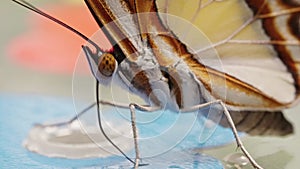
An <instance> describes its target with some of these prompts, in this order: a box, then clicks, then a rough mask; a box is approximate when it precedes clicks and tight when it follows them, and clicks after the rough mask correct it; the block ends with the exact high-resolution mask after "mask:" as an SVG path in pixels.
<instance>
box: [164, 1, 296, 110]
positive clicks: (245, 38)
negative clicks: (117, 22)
mask: <svg viewBox="0 0 300 169" xmlns="http://www.w3.org/2000/svg"><path fill="white" fill-rule="evenodd" d="M158 2H159V3H158V4H159V5H160V7H159V9H160V10H161V11H162V12H168V13H171V14H174V15H177V16H180V17H183V18H185V19H187V20H189V21H191V22H193V24H194V25H196V26H197V27H198V28H199V29H200V30H201V31H202V32H203V33H204V34H205V35H206V36H207V37H208V39H209V40H210V41H211V44H210V46H199V43H198V46H197V38H195V37H193V36H192V35H191V36H189V35H188V32H189V29H188V28H187V27H185V26H184V25H183V26H181V25H179V24H178V25H176V21H173V20H169V21H166V22H167V23H169V25H168V26H169V27H170V29H172V31H174V32H175V34H176V35H177V36H178V37H179V39H182V40H181V41H182V42H184V43H185V44H192V45H193V44H195V45H194V46H189V47H191V48H193V49H194V55H193V57H191V58H184V60H185V62H186V63H188V65H190V69H191V70H193V72H194V73H195V74H196V76H197V78H198V79H199V80H200V81H201V82H202V83H203V84H204V85H205V86H206V89H207V90H208V91H209V92H210V93H211V94H212V96H213V97H214V98H216V99H222V100H223V101H224V102H225V103H226V104H227V105H228V106H229V107H230V108H231V109H235V110H271V111H274V110H280V109H283V108H285V107H287V106H290V105H291V104H293V103H294V102H295V100H296V99H297V97H298V93H299V71H300V70H299V68H300V67H299V60H300V47H299V44H300V43H299V37H300V34H299V11H300V8H299V6H300V4H299V1H298V2H297V1H293V2H292V1H284V2H283V1H279V0H265V1H255V0H245V1H241V0H231V1H209V0H207V1H201V3H199V2H200V1H198V0H196V1H184V0H179V1H177V2H176V3H172V1H168V0H165V1H158ZM166 6H168V7H166ZM178 9H181V10H180V12H179V11H178ZM187 37H191V38H187ZM211 50H216V51H217V54H218V57H219V58H218V59H219V60H220V61H221V63H222V65H221V66H220V65H215V64H214V62H215V59H211V58H212V57H211V55H210V51H211ZM194 59H196V60H197V61H195V60H194ZM203 65H205V67H203ZM211 81H214V82H215V83H214V85H215V86H213V85H212V84H211ZM219 84H220V85H223V84H226V86H225V88H226V91H227V93H226V94H220V93H222V91H221V90H220V91H219V89H218V85H219ZM222 90H223V89H222Z"/></svg>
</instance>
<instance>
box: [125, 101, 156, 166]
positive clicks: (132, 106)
mask: <svg viewBox="0 0 300 169" xmlns="http://www.w3.org/2000/svg"><path fill="white" fill-rule="evenodd" d="M129 109H130V113H131V125H132V132H133V140H134V148H135V165H134V168H135V169H136V168H138V166H142V165H145V164H139V161H140V152H139V146H138V133H137V128H136V113H135V110H140V111H145V112H153V111H157V110H160V109H161V108H160V107H150V106H142V105H138V104H135V103H131V104H129Z"/></svg>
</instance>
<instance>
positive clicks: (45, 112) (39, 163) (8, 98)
mask: <svg viewBox="0 0 300 169" xmlns="http://www.w3.org/2000/svg"><path fill="white" fill-rule="evenodd" d="M74 115H75V114H74V107H73V102H72V99H59V98H49V97H41V96H35V95H11V94H0V117H1V118H0V138H1V139H0V168H5V169H9V168H31V169H37V168H39V169H40V168H44V169H47V168H85V169H87V168H96V167H97V168H107V167H109V168H131V167H132V165H131V164H130V163H129V162H128V161H126V160H125V159H124V158H123V157H119V156H113V157H109V158H105V159H99V158H93V159H82V160H68V159H60V158H48V157H44V156H41V155H38V154H35V153H31V152H28V151H27V150H26V149H25V148H24V147H22V141H23V140H24V139H25V138H26V136H27V134H28V131H29V130H30V128H31V127H32V125H33V124H34V123H41V122H45V121H49V120H51V119H68V118H69V117H72V116H74ZM165 120H167V118H166V119H165ZM159 126H161V124H160V125H153V126H152V127H153V130H154V131H155V127H159ZM199 126H200V125H199V123H195V125H194V127H193V128H192V129H191V132H190V133H189V134H188V135H187V137H186V138H185V139H184V140H183V141H182V142H181V143H180V144H178V145H177V146H176V147H175V148H173V149H172V150H171V151H168V152H167V153H165V154H162V155H159V156H156V157H151V158H146V159H144V160H143V162H144V163H149V164H150V165H148V166H146V167H141V168H145V169H146V168H222V165H221V162H220V161H218V160H217V159H215V158H213V157H210V156H206V155H204V154H199V153H196V152H195V151H192V148H199V147H211V146H217V145H222V144H224V143H228V142H230V141H232V139H233V136H232V133H231V131H230V130H229V129H224V128H221V127H218V128H217V129H216V131H215V133H214V134H213V135H212V137H211V138H210V139H209V140H208V141H207V142H205V143H204V144H199V143H198V139H199V134H198V133H199ZM140 130H142V129H140ZM157 130H158V129H157ZM141 132H143V135H147V131H146V130H145V131H141ZM149 133H153V131H152V132H151V131H149Z"/></svg>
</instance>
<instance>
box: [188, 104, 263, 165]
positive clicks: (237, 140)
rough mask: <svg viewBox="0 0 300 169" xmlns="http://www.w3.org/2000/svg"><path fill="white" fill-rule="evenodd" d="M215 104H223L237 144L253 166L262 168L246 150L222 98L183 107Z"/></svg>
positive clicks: (197, 108)
mask: <svg viewBox="0 0 300 169" xmlns="http://www.w3.org/2000/svg"><path fill="white" fill-rule="evenodd" d="M213 104H219V105H221V106H222V109H223V111H222V112H223V113H224V115H225V116H226V118H227V121H228V123H229V126H230V128H231V129H232V132H233V135H234V137H235V140H236V143H237V146H238V147H239V148H240V149H241V150H242V152H243V153H244V154H245V156H246V157H247V158H248V159H249V161H250V163H251V164H252V166H253V167H254V168H257V169H262V167H261V166H260V165H259V164H258V163H257V162H256V161H255V160H254V159H253V158H252V157H251V155H250V153H249V152H248V151H247V150H246V148H245V146H244V144H243V143H242V141H241V139H240V137H239V135H238V132H237V129H236V127H235V124H234V122H233V120H232V118H231V115H230V113H229V111H228V109H227V107H226V105H225V104H224V103H223V102H222V101H221V100H216V101H212V102H208V103H204V104H200V105H196V106H193V107H190V108H187V109H182V112H191V111H195V110H199V109H201V108H204V107H207V106H210V105H213Z"/></svg>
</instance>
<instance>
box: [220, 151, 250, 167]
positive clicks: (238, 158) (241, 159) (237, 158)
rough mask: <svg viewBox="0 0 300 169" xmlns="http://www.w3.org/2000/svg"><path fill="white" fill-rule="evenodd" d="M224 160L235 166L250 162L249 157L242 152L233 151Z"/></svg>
mask: <svg viewBox="0 0 300 169" xmlns="http://www.w3.org/2000/svg"><path fill="white" fill-rule="evenodd" d="M223 160H224V161H225V162H226V163H228V164H230V165H234V166H245V165H247V164H248V163H249V160H248V158H247V157H246V156H245V155H244V154H242V153H232V154H228V155H227V156H226V157H224V158H223Z"/></svg>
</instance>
